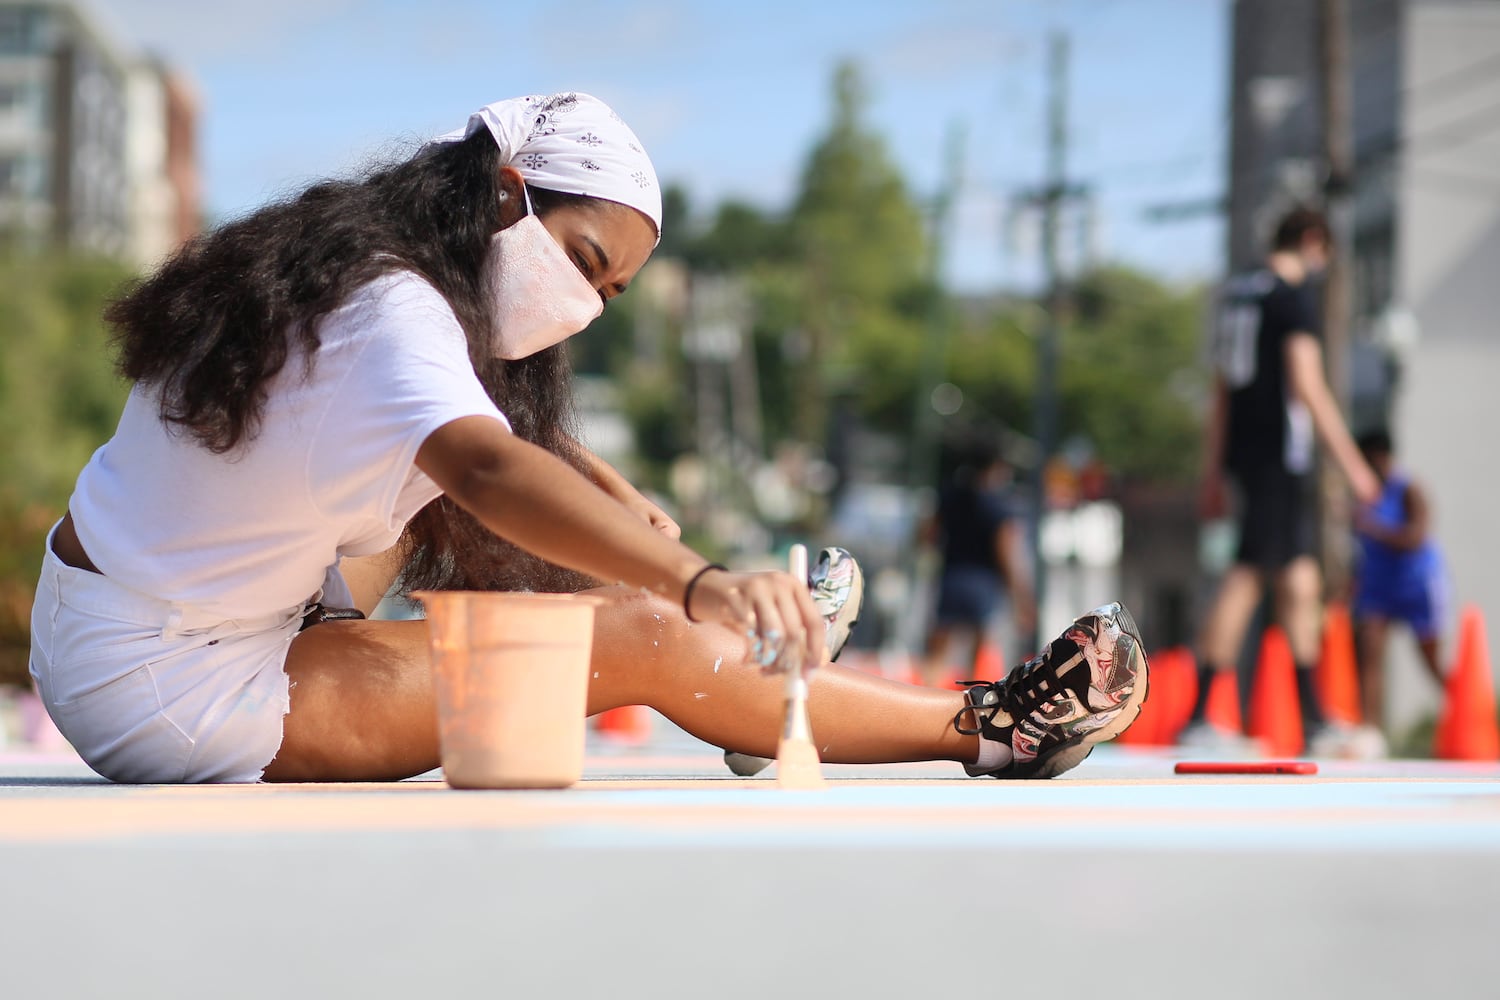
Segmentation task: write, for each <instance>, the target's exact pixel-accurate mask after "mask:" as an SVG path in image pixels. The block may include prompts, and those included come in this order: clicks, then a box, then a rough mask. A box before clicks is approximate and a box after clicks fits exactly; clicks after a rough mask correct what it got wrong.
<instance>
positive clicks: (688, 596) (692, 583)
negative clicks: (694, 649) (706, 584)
mask: <svg viewBox="0 0 1500 1000" xmlns="http://www.w3.org/2000/svg"><path fill="white" fill-rule="evenodd" d="M711 569H719V570H723V571H724V572H726V573H728V572H729V567H728V566H724V565H721V564H719V563H709V564H708V565H707V566H705V567H703V568H702V569H700V570H699V571H698V572H696V573H694V574H693V578H692V579H691V580H689V581H688V582H687V587H685V588H684V589H683V591H682V613H683V614H685V615H687V620H688V621H690V622H696V621H698V619H696V618H694V617H693V612H692V610H691V609H690V605H691V602H692V600H693V588H694V587H696V586H698V581H699V580H701V579H703V574H704V573H707V572H708V571H709V570H711Z"/></svg>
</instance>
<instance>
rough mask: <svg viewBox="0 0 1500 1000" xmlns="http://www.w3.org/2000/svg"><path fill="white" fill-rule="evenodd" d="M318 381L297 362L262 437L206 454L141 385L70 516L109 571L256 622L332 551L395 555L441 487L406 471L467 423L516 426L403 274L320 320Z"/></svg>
mask: <svg viewBox="0 0 1500 1000" xmlns="http://www.w3.org/2000/svg"><path fill="white" fill-rule="evenodd" d="M318 333H319V336H320V337H321V339H322V346H321V347H320V348H319V349H318V352H317V359H316V363H315V365H314V367H313V370H312V374H311V375H310V376H305V374H304V373H305V371H306V368H305V365H304V364H303V358H302V356H301V355H300V354H299V353H297V352H294V353H293V355H292V357H291V358H289V359H288V361H287V363H286V366H285V367H284V368H283V369H282V371H281V372H280V373H279V374H278V375H277V376H276V377H275V378H274V379H273V380H272V381H271V383H270V387H269V395H268V399H267V401H266V405H265V409H264V412H263V417H262V421H261V424H260V427H259V430H258V432H257V433H256V435H255V436H254V437H253V438H252V439H250V440H249V441H248V442H247V443H244V444H242V445H241V446H240V447H239V448H236V449H235V450H233V451H230V452H228V453H226V454H223V455H215V454H213V453H212V452H210V451H209V450H208V449H206V448H204V447H203V446H202V445H200V444H198V443H197V441H196V439H194V438H193V437H192V436H191V435H190V434H188V433H186V432H185V431H183V430H182V429H178V428H171V427H169V426H168V425H166V424H164V423H163V422H162V421H161V419H160V418H159V416H158V409H157V396H156V394H155V393H154V392H153V391H151V390H143V389H142V388H141V387H140V386H137V387H136V388H135V390H134V391H133V392H131V394H130V398H129V400H128V401H127V402H126V404H125V412H124V413H123V415H122V416H121V417H120V425H119V427H118V428H117V429H116V431H115V436H114V437H113V438H112V439H111V440H110V441H109V442H108V443H107V444H105V445H104V446H103V447H102V448H100V449H99V450H98V451H97V452H95V453H94V456H93V458H92V459H91V460H90V461H89V464H88V465H87V466H86V467H85V468H84V470H83V472H82V473H81V474H80V475H79V477H78V485H77V488H76V489H75V491H74V493H73V496H72V499H71V500H70V501H69V508H70V509H71V510H72V512H73V516H74V519H75V520H76V521H77V527H78V535H79V538H80V540H81V541H82V542H83V547H84V549H85V550H86V551H87V552H88V554H89V556H90V557H91V558H92V559H93V561H94V564H95V565H97V566H98V567H99V569H100V571H101V572H103V573H104V575H105V576H107V577H109V578H111V579H112V580H114V581H115V582H116V583H119V584H122V585H124V586H126V587H129V588H131V589H133V590H138V591H141V592H143V593H146V594H150V595H152V596H154V597H157V598H160V599H162V600H167V601H178V602H182V603H185V604H188V605H191V606H193V608H194V610H195V611H196V612H199V613H201V614H203V615H207V616H211V617H215V618H223V619H232V618H250V617H257V616H260V615H264V614H270V613H273V612H276V611H281V610H284V609H286V608H290V607H293V606H295V605H297V604H299V603H301V602H303V601H305V600H306V599H307V598H309V597H311V596H312V595H313V594H314V593H315V592H316V591H317V590H318V588H319V586H321V584H322V582H323V578H324V574H325V572H326V571H327V570H328V568H329V567H330V566H333V565H334V564H335V563H336V562H337V560H338V557H340V556H358V555H369V554H371V553H375V552H380V551H383V550H385V549H387V548H389V547H390V546H391V545H392V544H393V543H394V542H395V541H396V539H397V538H398V537H400V534H401V530H402V528H403V527H404V526H405V524H406V522H407V521H408V520H410V519H411V518H412V516H413V515H415V514H416V513H417V511H419V510H420V509H421V508H422V507H423V506H424V505H425V504H426V503H427V502H428V501H430V500H432V499H433V498H434V497H436V496H437V495H438V494H439V493H440V492H441V491H440V490H439V489H438V487H437V485H436V484H435V483H433V481H432V480H431V479H429V478H428V477H427V476H426V475H424V474H423V473H422V472H421V471H420V470H418V469H417V467H416V466H415V465H414V464H413V461H414V459H415V458H416V454H417V450H418V449H419V448H420V447H421V445H422V442H423V441H425V440H426V439H427V436H428V435H430V434H431V433H432V432H433V431H435V430H437V429H438V428H439V427H441V426H443V425H444V424H447V423H449V422H451V421H454V420H457V419H458V418H460V417H467V416H474V415H479V416H488V417H493V418H494V419H496V420H498V421H500V422H501V423H502V424H504V425H505V426H506V428H507V429H509V427H510V423H509V421H507V420H506V419H505V416H504V415H503V414H502V413H500V411H499V410H498V409H496V408H495V405H494V403H493V402H491V401H490V398H489V396H488V395H487V394H486V393H485V391H484V387H483V386H482V385H481V384H480V382H479V378H478V377H477V376H476V375H475V374H474V369H473V366H472V365H471V364H470V362H469V355H468V347H467V344H466V341H465V339H464V333H463V329H462V328H461V327H460V326H459V324H458V320H457V319H456V318H455V317H454V315H453V310H452V309H451V308H450V307H449V305H448V303H447V301H446V300H444V299H443V297H442V296H441V295H439V294H438V292H437V291H436V290H435V289H434V288H433V287H432V286H431V285H429V284H427V282H426V281H424V280H423V279H421V278H419V277H417V276H416V275H414V274H411V273H409V272H399V273H396V274H390V275H386V276H383V277H381V278H378V279H376V280H374V281H372V282H370V283H369V284H367V285H365V286H363V287H362V288H360V289H359V290H357V291H356V292H355V293H354V294H353V295H351V296H350V298H349V300H348V301H347V302H345V303H344V305H343V306H341V307H340V308H339V309H337V310H336V311H334V312H332V313H330V314H328V316H326V317H325V318H324V320H323V322H322V323H321V325H320V326H319V328H318Z"/></svg>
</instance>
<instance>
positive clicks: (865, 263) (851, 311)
mask: <svg viewBox="0 0 1500 1000" xmlns="http://www.w3.org/2000/svg"><path fill="white" fill-rule="evenodd" d="M867 102H868V97H867V94H866V92H865V87H864V83H863V81H862V79H861V77H860V74H859V71H858V69H857V67H856V66H855V65H854V64H853V63H845V64H843V65H841V66H840V67H839V68H838V69H837V71H836V72H835V74H834V81H833V121H832V123H831V124H830V126H829V130H828V132H827V133H826V134H825V135H824V136H823V137H822V138H821V139H820V140H819V141H818V142H817V143H816V144H815V145H814V147H813V149H812V152H811V153H810V155H809V156H808V159H807V164H806V166H805V168H804V169H803V173H802V183H801V188H800V190H799V193H798V195H797V198H796V202H795V204H794V207H793V214H792V218H791V219H790V221H789V224H790V226H791V227H792V232H793V234H794V238H795V246H796V251H797V257H798V259H797V260H796V265H797V269H798V275H799V278H800V306H801V310H800V311H801V316H802V321H803V325H804V326H803V334H804V336H805V342H806V359H805V362H804V363H803V364H801V365H799V368H798V372H797V375H798V377H797V378H796V379H795V380H794V384H795V385H796V387H797V391H796V393H795V396H796V398H797V399H798V400H800V402H801V406H800V408H799V411H800V412H799V419H798V425H799V426H800V427H802V428H805V429H806V431H807V432H808V434H809V436H811V437H813V438H814V439H817V438H818V437H819V436H821V434H822V432H823V430H824V429H825V427H826V421H827V402H826V400H827V396H828V393H829V391H830V390H831V389H835V388H838V387H840V386H841V385H843V384H846V383H848V382H849V381H850V380H851V379H852V378H853V377H854V376H855V374H856V373H857V374H858V376H859V378H860V380H861V389H863V390H864V392H863V393H862V394H861V396H860V399H861V400H863V402H862V403H861V405H860V409H861V411H862V412H865V413H871V412H882V411H883V410H884V409H885V407H886V406H887V405H888V404H890V403H891V401H892V399H893V397H894V396H897V395H900V394H901V392H902V391H904V392H905V395H906V399H907V400H908V402H907V404H906V407H907V412H908V413H909V410H910V403H909V400H910V393H911V392H912V391H914V390H913V389H912V384H913V381H914V375H915V371H916V364H917V357H918V350H919V346H918V338H920V337H921V336H922V335H923V332H924V331H923V323H922V319H921V312H920V310H913V309H911V308H910V304H911V303H912V301H913V300H914V299H920V295H916V294H914V289H916V288H918V287H919V286H921V285H922V284H923V282H924V280H925V274H926V269H927V265H928V249H927V239H926V235H925V232H924V229H923V218H922V213H921V211H920V209H919V208H918V206H917V205H916V204H915V202H914V201H913V200H912V198H911V197H910V195H909V194H908V193H907V190H906V185H905V182H904V180H903V179H902V177H901V174H900V172H899V170H897V168H896V166H895V163H894V162H893V160H892V159H891V156H890V154H889V152H888V151H887V149H886V146H885V141H884V139H883V138H882V137H881V136H880V135H879V134H878V133H876V132H874V131H872V130H870V129H869V127H868V126H867V125H866V124H865V123H864V121H863V116H864V112H865V108H866V105H867ZM903 306H906V308H903ZM877 373H878V374H879V375H885V376H894V378H893V379H882V381H885V382H886V384H885V385H876V384H871V383H870V381H867V380H869V379H870V378H871V377H872V376H875V375H877ZM891 382H894V383H896V384H895V385H893V384H891Z"/></svg>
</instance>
